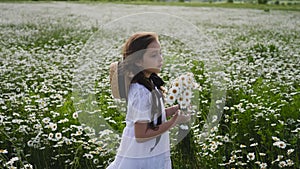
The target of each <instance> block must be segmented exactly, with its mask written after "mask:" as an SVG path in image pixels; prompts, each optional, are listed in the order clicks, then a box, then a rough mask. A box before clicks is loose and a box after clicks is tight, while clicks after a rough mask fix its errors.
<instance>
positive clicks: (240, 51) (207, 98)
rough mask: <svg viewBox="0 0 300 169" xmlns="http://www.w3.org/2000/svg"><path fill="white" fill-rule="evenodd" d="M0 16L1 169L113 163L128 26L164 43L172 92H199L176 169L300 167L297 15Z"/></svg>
mask: <svg viewBox="0 0 300 169" xmlns="http://www.w3.org/2000/svg"><path fill="white" fill-rule="evenodd" d="M0 14H1V19H0V27H1V29H0V67H1V69H0V75H1V76H0V168H36V169H44V168H45V169H53V168H57V169H62V168H70V169H71V168H72V169H75V168H76V169H77V168H82V169H86V168H89V169H92V168H105V167H107V166H108V164H109V163H110V162H112V161H113V159H114V157H115V153H116V149H117V147H118V144H119V142H120V139H121V138H120V134H121V133H122V129H123V128H124V126H125V116H126V114H125V113H124V112H125V109H124V102H122V101H115V100H114V99H113V98H112V96H111V89H110V83H109V76H108V73H109V65H110V63H112V62H114V61H118V60H119V59H120V56H121V45H122V44H123V43H124V41H125V40H126V37H129V36H130V34H128V29H127V28H130V27H132V29H131V30H132V31H139V30H140V31H145V30H146V31H156V30H161V31H162V32H166V33H165V34H160V41H161V46H162V53H163V56H164V66H163V71H162V72H161V74H160V75H161V76H162V77H163V79H164V80H165V82H166V87H168V84H169V83H170V81H171V80H173V79H174V78H175V77H177V76H178V75H180V74H182V73H185V72H192V73H193V74H194V77H195V80H196V82H197V83H198V84H199V86H198V89H197V90H195V92H194V96H195V97H194V99H193V101H192V103H193V105H194V106H195V107H196V108H195V110H194V111H193V118H192V119H193V120H192V122H191V124H189V125H188V128H189V130H188V134H186V136H185V137H184V138H182V139H180V140H178V138H177V140H176V136H174V137H171V138H172V140H171V144H172V149H171V154H172V157H171V158H172V166H173V168H174V169H198V168H199V169H202V168H203V169H206V168H213V169H215V168H251V169H263V168H271V169H277V168H290V169H299V168H300V160H299V159H300V85H299V84H300V83H299V82H300V34H299V33H300V13H299V12H297V11H281V10H267V11H266V10H258V9H230V8H213V7H179V6H172V7H168V6H147V5H122V4H109V3H104V4H102V3H66V2H41V3H36V2H35V3H33V2H27V3H22V2H20V3H0ZM126 16H130V17H126ZM160 16H161V17H160ZM145 18H146V19H145ZM126 24H127V26H128V25H129V26H128V27H126V29H125V26H124V25H126ZM143 24H144V25H147V26H145V27H141V25H142V26H143ZM103 25H105V26H103ZM135 25H138V26H137V27H135ZM143 28H145V30H141V29H143ZM151 28H152V29H151ZM176 28H178V29H176ZM168 32H172V34H168ZM197 33H198V34H197ZM120 107H121V108H120ZM122 107H123V109H122ZM181 130H182V129H177V130H176V129H175V130H174V131H173V132H172V133H173V134H174V135H176V133H178V132H182V131H181ZM171 135H172V134H171Z"/></svg>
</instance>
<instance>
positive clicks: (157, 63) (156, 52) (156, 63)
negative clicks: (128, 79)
mask: <svg viewBox="0 0 300 169" xmlns="http://www.w3.org/2000/svg"><path fill="white" fill-rule="evenodd" d="M162 64H163V58H162V55H161V49H160V43H159V42H158V41H153V42H151V43H150V44H149V45H148V46H147V49H146V52H145V54H144V56H143V59H142V60H140V61H139V62H138V65H139V66H142V67H143V69H144V73H145V75H146V77H149V76H150V75H151V73H159V72H160V71H161V68H162Z"/></svg>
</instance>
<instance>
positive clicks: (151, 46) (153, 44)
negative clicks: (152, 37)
mask: <svg viewBox="0 0 300 169" xmlns="http://www.w3.org/2000/svg"><path fill="white" fill-rule="evenodd" d="M147 48H160V43H159V42H158V41H153V42H151V43H150V44H149V45H148V46H147Z"/></svg>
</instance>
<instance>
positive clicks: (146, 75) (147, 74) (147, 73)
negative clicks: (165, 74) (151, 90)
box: [144, 71, 152, 78]
mask: <svg viewBox="0 0 300 169" xmlns="http://www.w3.org/2000/svg"><path fill="white" fill-rule="evenodd" d="M151 74H152V73H150V72H147V71H144V75H145V77H146V78H150V76H151Z"/></svg>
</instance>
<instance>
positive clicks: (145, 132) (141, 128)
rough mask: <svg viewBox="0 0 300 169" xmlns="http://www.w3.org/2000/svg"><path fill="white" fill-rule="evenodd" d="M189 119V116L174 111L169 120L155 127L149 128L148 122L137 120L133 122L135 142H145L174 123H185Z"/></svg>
mask: <svg viewBox="0 0 300 169" xmlns="http://www.w3.org/2000/svg"><path fill="white" fill-rule="evenodd" d="M189 120H190V116H184V115H178V111H176V113H175V115H174V116H173V117H172V118H171V119H170V120H169V121H167V122H165V123H162V124H160V125H158V126H157V127H158V128H157V129H152V128H149V126H148V122H145V121H144V122H142V121H138V122H136V123H135V124H134V134H135V138H136V140H137V142H145V141H147V140H150V139H153V138H155V137H157V136H159V135H161V134H163V133H164V132H166V131H168V130H169V129H170V128H172V127H173V126H175V125H176V124H178V123H185V122H188V121H189Z"/></svg>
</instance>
